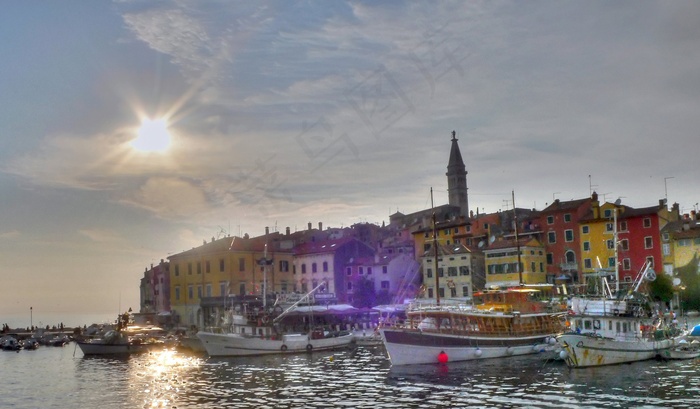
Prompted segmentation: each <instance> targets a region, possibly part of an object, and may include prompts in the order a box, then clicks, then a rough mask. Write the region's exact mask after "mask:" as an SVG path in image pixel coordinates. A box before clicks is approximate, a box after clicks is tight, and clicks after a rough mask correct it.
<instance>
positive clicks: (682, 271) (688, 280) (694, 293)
mask: <svg viewBox="0 0 700 409" xmlns="http://www.w3.org/2000/svg"><path fill="white" fill-rule="evenodd" d="M676 273H677V274H678V278H680V279H681V285H683V286H684V287H685V290H684V291H681V294H680V297H681V307H682V308H683V309H684V310H686V311H688V310H700V276H698V255H697V254H695V255H694V256H693V259H692V260H690V262H689V263H688V264H686V265H685V266H682V267H679V268H677V269H676Z"/></svg>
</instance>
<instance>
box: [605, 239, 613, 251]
mask: <svg viewBox="0 0 700 409" xmlns="http://www.w3.org/2000/svg"><path fill="white" fill-rule="evenodd" d="M605 245H606V246H607V247H608V249H610V250H611V249H614V248H615V242H614V241H613V240H612V239H608V240H605Z"/></svg>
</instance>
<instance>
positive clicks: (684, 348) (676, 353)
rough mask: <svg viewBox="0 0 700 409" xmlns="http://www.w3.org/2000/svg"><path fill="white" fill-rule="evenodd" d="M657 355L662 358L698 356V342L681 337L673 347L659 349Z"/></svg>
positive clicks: (699, 347)
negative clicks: (659, 351)
mask: <svg viewBox="0 0 700 409" xmlns="http://www.w3.org/2000/svg"><path fill="white" fill-rule="evenodd" d="M659 357H660V358H662V359H694V358H697V357H700V342H698V341H696V340H694V341H692V342H688V341H686V340H685V339H682V340H680V341H679V342H678V345H676V346H675V347H673V348H669V349H665V350H663V351H661V353H659Z"/></svg>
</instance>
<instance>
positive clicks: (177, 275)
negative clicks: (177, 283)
mask: <svg viewBox="0 0 700 409" xmlns="http://www.w3.org/2000/svg"><path fill="white" fill-rule="evenodd" d="M179 276H180V265H179V264H175V277H179Z"/></svg>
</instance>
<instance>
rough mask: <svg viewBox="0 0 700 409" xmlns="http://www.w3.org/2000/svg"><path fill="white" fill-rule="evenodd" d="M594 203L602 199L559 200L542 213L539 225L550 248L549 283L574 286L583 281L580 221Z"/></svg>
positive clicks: (595, 196)
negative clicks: (592, 202)
mask: <svg viewBox="0 0 700 409" xmlns="http://www.w3.org/2000/svg"><path fill="white" fill-rule="evenodd" d="M592 200H596V201H597V200H598V194H597V193H595V192H593V194H592V195H591V197H590V198H585V199H577V200H567V201H560V200H559V199H556V200H555V201H554V202H553V203H552V204H551V205H549V206H547V207H546V208H544V210H542V211H541V212H540V216H539V219H538V220H537V222H536V224H537V228H538V229H539V228H541V230H542V234H543V242H544V243H545V246H546V248H547V264H546V267H547V282H549V283H555V282H557V283H567V284H570V283H577V282H579V281H580V280H581V277H580V276H579V273H580V271H581V232H580V229H579V220H580V219H581V218H582V217H583V216H584V215H586V214H587V213H588V212H589V211H590V208H591V201H592Z"/></svg>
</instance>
